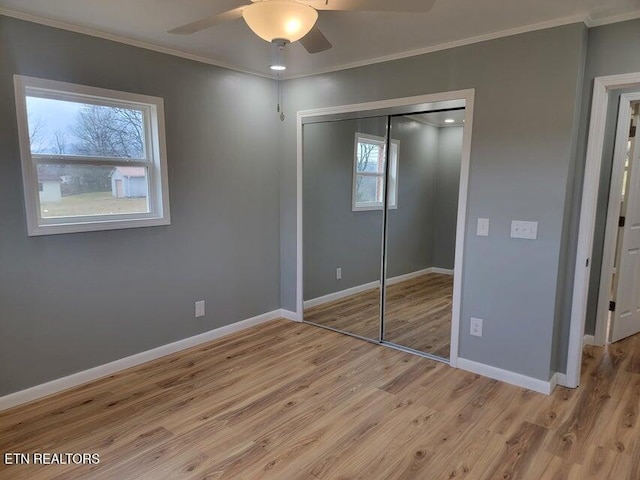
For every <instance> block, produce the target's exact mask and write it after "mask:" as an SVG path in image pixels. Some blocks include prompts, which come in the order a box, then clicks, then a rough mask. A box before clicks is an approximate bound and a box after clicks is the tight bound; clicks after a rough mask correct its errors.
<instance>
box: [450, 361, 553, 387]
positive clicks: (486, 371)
mask: <svg viewBox="0 0 640 480" xmlns="http://www.w3.org/2000/svg"><path fill="white" fill-rule="evenodd" d="M457 368H460V369H462V370H467V371H468V372H473V373H477V374H478V375H482V376H484V377H489V378H493V379H494V380H500V381H502V382H505V383H510V384H511V385H517V386H518V387H523V388H528V389H529V390H533V391H534V392H538V393H543V394H545V395H550V394H551V392H552V391H553V389H554V388H555V386H556V384H557V382H558V377H557V374H554V375H553V376H552V377H551V379H549V380H548V381H546V382H545V381H544V380H539V379H537V378H533V377H527V376H526V375H522V374H520V373H515V372H511V371H509V370H503V369H501V368H497V367H492V366H490V365H485V364H483V363H478V362H474V361H472V360H467V359H466V358H460V357H458V363H457Z"/></svg>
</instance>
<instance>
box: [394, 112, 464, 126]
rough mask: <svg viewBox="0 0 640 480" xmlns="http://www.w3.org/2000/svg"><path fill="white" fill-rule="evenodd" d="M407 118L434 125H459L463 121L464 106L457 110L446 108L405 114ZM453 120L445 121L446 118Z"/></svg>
mask: <svg viewBox="0 0 640 480" xmlns="http://www.w3.org/2000/svg"><path fill="white" fill-rule="evenodd" d="M407 118H410V119H412V120H417V121H418V122H423V123H428V124H429V125H433V126H435V127H459V126H460V125H462V124H463V123H464V108H461V109H458V110H448V111H444V112H429V113H421V114H418V115H407ZM448 119H451V120H453V122H452V123H447V122H446V120H448Z"/></svg>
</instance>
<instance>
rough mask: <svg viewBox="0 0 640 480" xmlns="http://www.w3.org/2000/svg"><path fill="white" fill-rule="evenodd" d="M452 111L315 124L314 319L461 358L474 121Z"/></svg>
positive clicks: (308, 204)
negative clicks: (460, 287) (462, 203)
mask: <svg viewBox="0 0 640 480" xmlns="http://www.w3.org/2000/svg"><path fill="white" fill-rule="evenodd" d="M450 103H451V102H448V104H447V105H446V106H444V105H442V108H438V105H437V104H431V106H432V108H431V109H428V110H427V109H424V110H416V109H414V110H411V111H412V113H411V114H403V113H401V112H400V113H397V112H389V114H388V115H381V116H369V117H366V118H365V116H366V113H361V114H358V113H355V114H351V117H352V118H346V117H347V116H346V115H336V116H328V117H322V118H317V119H313V120H312V121H308V122H306V123H304V125H303V132H302V133H303V136H302V140H303V143H302V146H303V148H302V153H303V157H302V167H303V168H302V187H303V191H302V198H303V201H302V206H303V209H302V214H303V257H302V258H303V301H304V321H305V322H308V323H312V324H314V325H318V326H321V327H324V328H329V329H332V330H335V331H339V332H342V333H347V334H349V335H353V336H357V337H360V338H363V339H366V340H369V341H374V342H379V343H382V344H385V345H388V346H391V347H394V348H400V349H403V350H408V351H411V352H415V353H419V354H422V355H425V356H430V357H434V358H440V359H445V360H446V359H448V358H449V355H450V337H451V321H452V298H453V279H454V275H453V274H454V261H455V252H456V227H457V216H458V197H459V191H460V170H461V160H462V145H463V129H464V118H465V109H464V104H462V105H460V104H458V105H454V106H451V105H450ZM413 112H416V113H413ZM384 113H386V112H384Z"/></svg>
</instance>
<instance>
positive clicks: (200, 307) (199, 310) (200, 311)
mask: <svg viewBox="0 0 640 480" xmlns="http://www.w3.org/2000/svg"><path fill="white" fill-rule="evenodd" d="M198 317H204V300H201V301H199V302H196V318H198Z"/></svg>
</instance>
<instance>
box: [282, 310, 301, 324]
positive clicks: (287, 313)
mask: <svg viewBox="0 0 640 480" xmlns="http://www.w3.org/2000/svg"><path fill="white" fill-rule="evenodd" d="M278 312H279V314H278V317H282V318H284V319H285V320H291V321H292V322H301V321H302V319H301V318H300V317H299V316H298V314H297V313H296V312H292V311H291V310H285V309H284V308H283V309H281V310H278Z"/></svg>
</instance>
